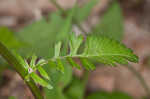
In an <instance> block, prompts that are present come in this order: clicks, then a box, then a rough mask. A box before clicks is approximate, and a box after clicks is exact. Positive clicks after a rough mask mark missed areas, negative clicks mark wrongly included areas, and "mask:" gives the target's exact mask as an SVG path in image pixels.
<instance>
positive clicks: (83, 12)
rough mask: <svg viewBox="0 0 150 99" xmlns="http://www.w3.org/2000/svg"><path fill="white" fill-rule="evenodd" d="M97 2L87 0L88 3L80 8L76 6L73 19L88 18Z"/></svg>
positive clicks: (81, 19) (95, 0)
mask: <svg viewBox="0 0 150 99" xmlns="http://www.w3.org/2000/svg"><path fill="white" fill-rule="evenodd" d="M98 2H99V0H89V2H88V3H86V4H84V6H83V7H82V8H77V9H78V10H77V13H76V17H75V19H76V20H77V21H78V22H82V21H84V20H85V19H87V18H88V16H89V14H90V12H91V11H92V8H93V7H94V6H95V5H96V4H97V3H98Z"/></svg>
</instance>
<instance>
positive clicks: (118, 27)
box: [92, 1, 123, 40]
mask: <svg viewBox="0 0 150 99" xmlns="http://www.w3.org/2000/svg"><path fill="white" fill-rule="evenodd" d="M92 32H93V33H95V34H103V35H106V36H109V37H111V38H113V39H116V40H121V39H122V37H123V15H122V11H121V8H120V5H119V4H118V2H117V1H114V2H113V4H112V5H111V6H110V7H109V9H108V11H107V12H105V13H104V15H103V16H102V18H100V21H99V23H98V24H97V25H96V26H95V27H93V30H92Z"/></svg>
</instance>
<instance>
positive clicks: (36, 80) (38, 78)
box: [30, 73, 53, 89]
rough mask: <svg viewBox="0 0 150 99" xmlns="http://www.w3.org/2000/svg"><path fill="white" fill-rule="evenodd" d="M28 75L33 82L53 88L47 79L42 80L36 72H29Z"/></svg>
mask: <svg viewBox="0 0 150 99" xmlns="http://www.w3.org/2000/svg"><path fill="white" fill-rule="evenodd" d="M30 76H31V78H32V79H33V80H34V82H35V83H37V84H40V85H41V86H43V87H47V88H48V89H52V88H53V87H52V86H51V85H50V84H49V83H48V82H47V81H45V80H43V79H42V78H41V77H39V76H38V75H37V74H35V73H31V74H30Z"/></svg>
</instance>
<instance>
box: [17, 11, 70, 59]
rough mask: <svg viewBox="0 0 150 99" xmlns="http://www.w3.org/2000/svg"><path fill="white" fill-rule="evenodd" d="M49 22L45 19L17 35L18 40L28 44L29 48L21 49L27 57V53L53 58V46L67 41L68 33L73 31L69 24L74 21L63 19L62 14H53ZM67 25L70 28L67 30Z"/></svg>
mask: <svg viewBox="0 0 150 99" xmlns="http://www.w3.org/2000/svg"><path fill="white" fill-rule="evenodd" d="M48 20H49V21H46V20H45V19H44V18H43V19H41V20H39V21H37V22H34V23H33V24H31V25H28V26H27V27H25V28H24V29H22V30H21V31H20V32H18V33H17V36H18V38H20V39H21V40H23V41H24V42H26V43H27V44H28V46H24V47H23V48H22V49H21V52H22V53H23V54H25V55H26V54H27V53H30V52H34V53H35V54H36V55H37V56H40V57H44V58H49V57H52V56H53V55H54V46H53V44H54V43H56V42H58V41H61V40H63V41H64V40H66V39H67V37H68V31H69V30H70V29H71V27H69V26H68V24H69V23H71V21H72V20H71V19H68V18H67V19H65V18H63V17H61V16H60V12H56V13H52V14H51V15H50V16H49V18H48ZM68 20H69V21H68ZM66 25H67V26H68V28H66ZM64 28H66V29H64ZM67 29H68V31H67ZM63 30H64V31H67V32H64V31H63ZM48 53H49V54H48Z"/></svg>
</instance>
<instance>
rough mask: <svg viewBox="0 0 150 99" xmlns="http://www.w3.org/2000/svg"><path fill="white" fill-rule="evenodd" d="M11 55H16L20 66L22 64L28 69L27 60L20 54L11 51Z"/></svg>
mask: <svg viewBox="0 0 150 99" xmlns="http://www.w3.org/2000/svg"><path fill="white" fill-rule="evenodd" d="M13 55H14V56H15V57H16V59H17V60H18V61H19V62H20V64H21V65H22V66H24V68H25V69H26V70H28V68H29V67H30V66H29V64H28V63H27V61H26V60H25V59H23V58H22V56H20V55H19V54H18V53H16V52H15V51H13Z"/></svg>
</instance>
